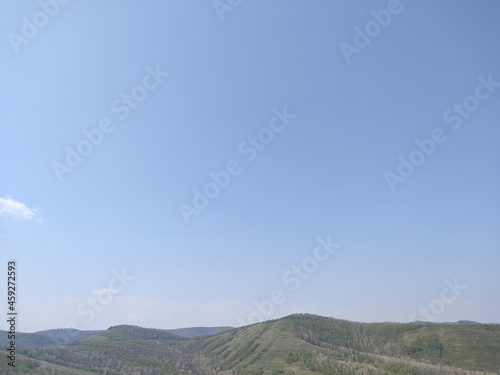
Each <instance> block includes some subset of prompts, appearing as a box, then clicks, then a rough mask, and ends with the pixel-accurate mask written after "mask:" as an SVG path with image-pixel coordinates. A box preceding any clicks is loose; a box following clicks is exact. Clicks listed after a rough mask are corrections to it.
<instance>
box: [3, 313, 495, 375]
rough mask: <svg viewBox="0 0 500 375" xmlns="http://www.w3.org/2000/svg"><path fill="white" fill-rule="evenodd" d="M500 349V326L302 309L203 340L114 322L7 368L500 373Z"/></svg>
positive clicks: (21, 353) (203, 373)
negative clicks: (367, 318) (345, 316)
mask: <svg viewBox="0 0 500 375" xmlns="http://www.w3.org/2000/svg"><path fill="white" fill-rule="evenodd" d="M220 328H227V327H220ZM199 329H200V327H198V328H193V329H192V331H191V332H197V330H199ZM202 331H203V329H202ZM198 332H201V331H198ZM499 353H500V325H498V324H479V323H478V324H464V323H463V322H461V323H458V322H457V323H426V322H413V323H389V322H385V323H358V322H351V321H347V320H341V319H334V318H326V317H321V316H317V315H311V314H295V315H290V316H287V317H284V318H281V319H277V320H270V321H266V322H263V323H257V324H253V325H250V326H245V327H240V328H235V329H230V330H226V331H223V332H220V333H216V334H213V335H208V336H197V337H185V336H180V335H178V334H175V333H172V332H168V331H166V330H160V329H146V328H141V327H137V326H128V325H119V326H113V327H110V328H109V329H107V330H106V331H102V332H99V333H97V334H93V335H87V336H85V337H84V338H81V339H79V340H77V341H73V342H69V343H66V344H61V345H58V346H51V347H46V348H40V347H38V348H19V349H18V358H19V363H18V369H17V371H18V372H9V368H8V367H7V365H6V358H2V357H0V373H1V374H6V375H10V374H11V373H12V374H14V373H16V374H17V373H26V374H37V375H38V374H40V375H42V374H58V373H60V374H75V375H83V374H92V373H94V374H95V373H99V374H106V375H118V374H171V375H188V374H191V375H193V374H195V375H237V374H241V375H267V374H269V375H278V374H280V375H298V374H305V375H316V374H337V375H347V374H349V375H371V374H373V375H375V374H394V375H396V374H398V375H399V374H401V375H405V374H408V375H431V374H440V375H448V374H449V375H452V374H453V375H486V374H488V375H489V374H498V373H500V356H499V355H498V354H499ZM61 369H66V370H65V371H64V372H60V371H61ZM58 371H59V372H58Z"/></svg>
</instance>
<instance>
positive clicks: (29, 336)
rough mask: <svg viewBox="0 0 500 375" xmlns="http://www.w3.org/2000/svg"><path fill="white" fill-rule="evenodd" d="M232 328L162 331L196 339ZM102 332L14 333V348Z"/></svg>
mask: <svg viewBox="0 0 500 375" xmlns="http://www.w3.org/2000/svg"><path fill="white" fill-rule="evenodd" d="M230 329H234V327H187V328H178V329H166V330H164V331H166V332H170V333H174V334H176V335H179V336H184V337H196V336H206V335H213V334H216V333H220V332H224V331H228V330H230ZM101 332H104V331H103V330H86V331H81V330H78V329H73V328H57V329H49V330H44V331H38V332H33V333H23V332H18V333H16V340H15V341H16V346H17V347H19V348H30V347H34V346H40V347H47V346H52V345H59V344H64V343H70V342H74V341H77V340H80V339H83V338H85V337H87V336H90V335H94V334H96V333H101ZM9 342H10V340H9V339H8V335H7V331H2V330H0V346H8V345H9Z"/></svg>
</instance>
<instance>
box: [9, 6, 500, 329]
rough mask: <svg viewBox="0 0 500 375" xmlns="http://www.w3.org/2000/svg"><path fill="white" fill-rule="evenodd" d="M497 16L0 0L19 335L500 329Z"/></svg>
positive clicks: (494, 9) (434, 9) (417, 9)
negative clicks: (285, 320) (360, 326)
mask: <svg viewBox="0 0 500 375" xmlns="http://www.w3.org/2000/svg"><path fill="white" fill-rule="evenodd" d="M499 14H500V4H499V3H498V2H496V1H493V0H484V1H480V2H468V1H452V0H444V1H440V2H434V1H430V0H419V1H411V0H401V1H397V0H390V1H385V0H384V1H368V2H352V1H328V0H317V1H314V2H311V1H285V0H276V1H272V2H270V1H264V0H255V1H246V0H241V1H238V0H232V1H229V0H216V1H212V0H205V1H173V0H168V1H160V0H150V1H141V2H139V1H129V2H122V1H118V0H108V1H100V2H85V1H76V0H72V1H67V0H66V1H63V0H57V1H56V0H41V1H38V2H36V1H29V2H28V1H24V2H16V1H3V2H2V3H1V4H0V28H1V30H0V35H1V36H2V38H1V39H0V58H1V64H2V69H1V71H0V82H1V87H2V90H1V91H0V106H1V110H0V125H1V137H0V160H1V163H0V181H1V183H0V241H1V242H0V277H1V278H2V279H4V281H6V278H7V267H8V261H10V260H14V261H15V262H16V311H17V312H18V315H17V321H16V324H17V326H16V329H17V330H18V331H21V332H34V331H39V330H44V329H52V328H65V327H73V328H78V329H82V330H86V329H107V328H108V327H110V326H113V325H118V324H131V325H138V326H142V327H154V328H161V329H172V328H179V327H190V326H241V325H246V324H250V323H254V322H257V321H263V320H268V319H276V318H280V317H283V316H286V315H289V314H293V313H313V314H319V315H323V316H330V317H335V318H341V319H348V320H354V321H362V322H375V321H398V322H408V321H413V320H426V321H434V322H448V321H458V320H464V319H467V320H475V321H479V322H496V323H500V320H499V316H498V311H499V310H500V300H499V299H498V295H499V294H498V293H499V291H500V273H499V272H498V264H499V263H500V251H499V250H500V230H499V229H500V194H499V192H500V174H499V165H500V164H499V162H500V147H499V146H500V126H499V125H500V105H499V104H500V49H499V48H498V46H500V24H499V23H498V15H499ZM4 284H6V283H4ZM7 293H8V290H7V287H6V286H4V287H3V290H2V291H0V296H4V297H3V301H4V302H3V303H4V309H5V311H7V307H8V305H7ZM0 300H1V299H0ZM2 327H3V328H0V329H7V328H8V327H7V323H6V319H5V320H4V323H2Z"/></svg>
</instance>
